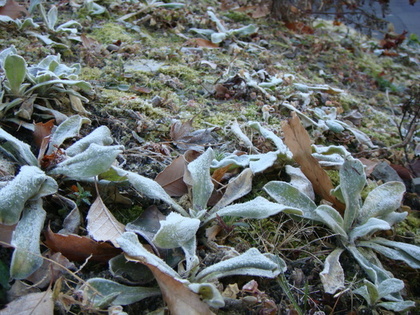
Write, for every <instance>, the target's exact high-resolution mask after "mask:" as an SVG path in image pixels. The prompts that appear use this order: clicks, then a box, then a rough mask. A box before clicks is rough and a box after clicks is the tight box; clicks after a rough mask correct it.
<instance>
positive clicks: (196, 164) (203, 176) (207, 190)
mask: <svg viewBox="0 0 420 315" xmlns="http://www.w3.org/2000/svg"><path fill="white" fill-rule="evenodd" d="M213 157H214V153H213V150H212V149H211V148H209V149H207V150H206V151H205V152H204V153H203V154H201V155H200V156H199V157H198V158H196V159H195V160H194V161H192V162H191V163H189V164H188V166H187V169H188V173H187V174H186V175H184V181H185V182H186V183H187V184H188V185H191V187H192V199H193V210H194V211H197V212H198V211H201V210H204V209H206V208H207V202H208V201H209V198H210V196H211V194H212V193H213V189H214V185H213V183H212V180H211V176H210V165H211V162H212V160H213Z"/></svg>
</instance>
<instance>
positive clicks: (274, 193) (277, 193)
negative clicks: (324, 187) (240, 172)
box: [263, 181, 319, 221]
mask: <svg viewBox="0 0 420 315" xmlns="http://www.w3.org/2000/svg"><path fill="white" fill-rule="evenodd" d="M263 189H264V190H265V191H266V192H267V193H268V194H269V195H270V196H271V197H272V198H273V199H274V200H275V201H277V202H278V203H279V204H281V205H284V206H288V207H292V208H296V209H300V210H301V211H302V212H303V217H304V218H307V219H310V220H316V221H319V218H318V216H317V215H316V213H315V209H316V204H315V203H314V202H313V201H312V200H311V199H310V198H309V197H308V196H307V195H305V194H304V193H302V192H300V191H299V190H298V189H297V188H295V187H293V186H292V185H290V184H289V183H286V182H280V181H271V182H269V183H267V184H266V185H265V186H264V187H263Z"/></svg>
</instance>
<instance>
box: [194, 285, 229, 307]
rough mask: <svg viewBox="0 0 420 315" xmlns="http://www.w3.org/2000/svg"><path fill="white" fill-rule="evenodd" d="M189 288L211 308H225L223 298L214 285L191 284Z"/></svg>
mask: <svg viewBox="0 0 420 315" xmlns="http://www.w3.org/2000/svg"><path fill="white" fill-rule="evenodd" d="M188 288H190V290H191V291H193V292H194V293H197V294H198V295H199V296H200V298H201V299H202V300H203V301H204V302H206V303H207V304H208V305H209V306H211V307H214V308H221V307H223V306H225V301H224V299H223V296H222V295H221V294H220V292H219V290H217V288H216V286H215V285H214V284H213V283H191V284H189V285H188Z"/></svg>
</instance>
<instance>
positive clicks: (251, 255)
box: [195, 248, 287, 282]
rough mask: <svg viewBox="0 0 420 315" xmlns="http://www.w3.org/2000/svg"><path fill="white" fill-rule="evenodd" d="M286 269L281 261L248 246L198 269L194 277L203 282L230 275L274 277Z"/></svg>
mask: <svg viewBox="0 0 420 315" xmlns="http://www.w3.org/2000/svg"><path fill="white" fill-rule="evenodd" d="M286 269H287V267H286V264H285V263H284V262H283V261H282V264H281V265H279V264H278V261H274V260H273V259H272V257H271V256H270V257H267V256H265V255H263V254H261V253H260V252H259V251H258V249H256V248H250V249H248V250H247V251H246V252H245V253H243V254H241V255H239V256H237V257H234V258H230V259H227V260H223V261H221V262H218V263H216V264H214V265H211V266H210V267H207V268H205V269H203V270H202V271H200V272H199V273H198V275H197V276H196V277H195V279H196V281H197V282H205V281H210V280H215V279H219V278H222V277H226V276H232V275H248V276H258V277H267V278H274V277H276V276H277V275H278V274H280V273H281V272H284V271H285V270H286Z"/></svg>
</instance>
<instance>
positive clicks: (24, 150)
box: [0, 128, 38, 166]
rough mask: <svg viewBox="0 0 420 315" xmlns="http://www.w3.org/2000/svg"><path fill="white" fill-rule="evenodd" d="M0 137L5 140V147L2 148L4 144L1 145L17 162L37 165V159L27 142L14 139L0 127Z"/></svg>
mask: <svg viewBox="0 0 420 315" xmlns="http://www.w3.org/2000/svg"><path fill="white" fill-rule="evenodd" d="M0 139H3V140H6V141H7V148H4V147H5V144H3V145H1V146H2V147H3V149H4V150H5V151H7V152H8V153H9V154H11V155H12V156H13V157H14V158H15V159H17V160H18V161H19V162H21V163H22V164H28V165H33V166H37V165H38V160H37V159H36V157H35V155H33V153H32V151H31V147H30V146H29V145H28V144H27V143H25V142H23V141H20V140H19V139H16V138H15V137H13V136H12V135H11V134H9V133H7V132H6V131H4V130H3V129H1V128H0Z"/></svg>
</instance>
